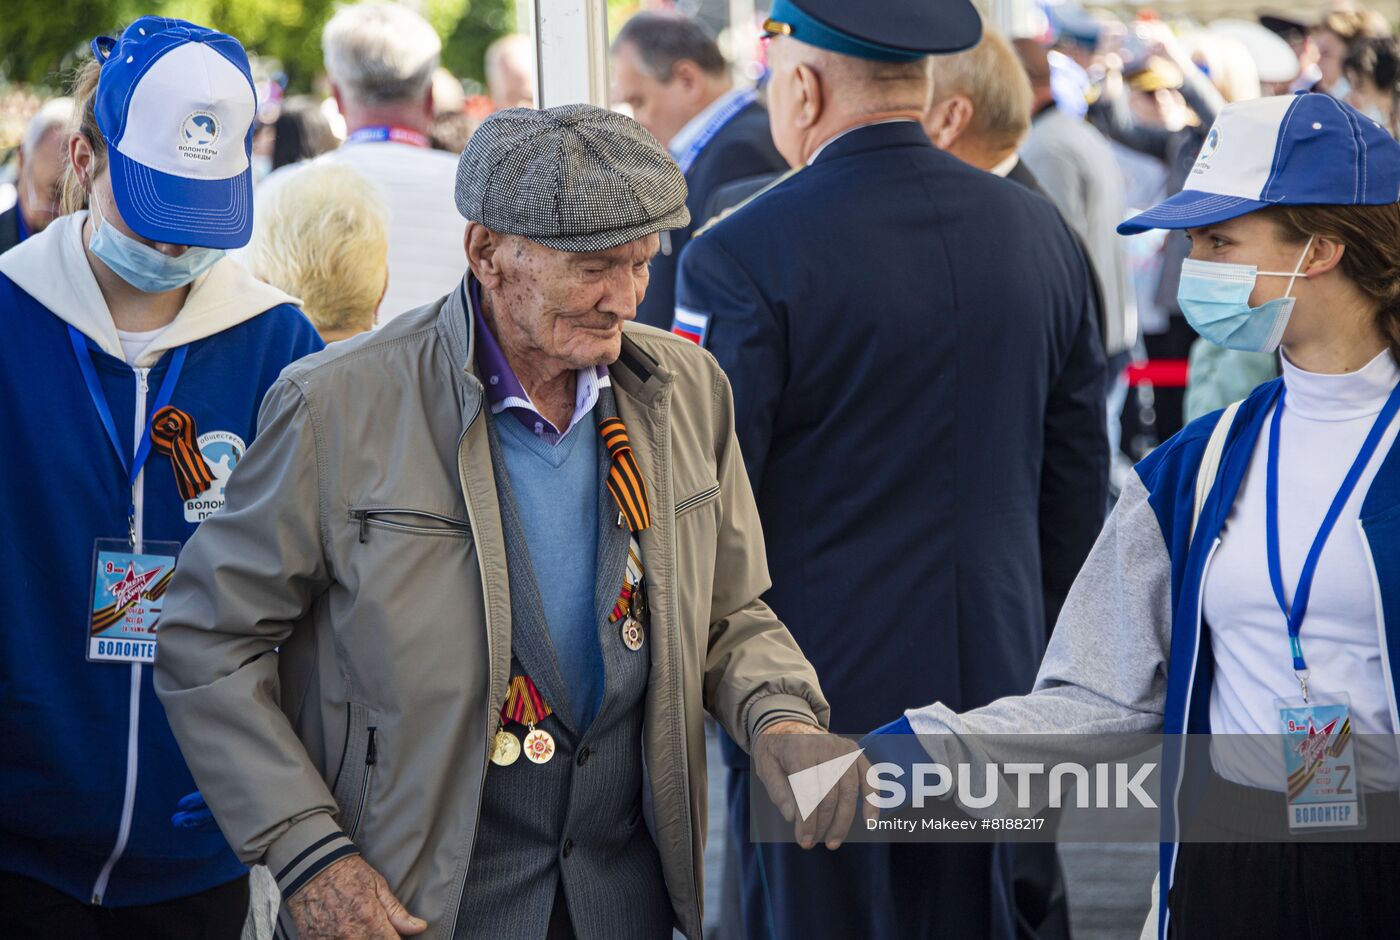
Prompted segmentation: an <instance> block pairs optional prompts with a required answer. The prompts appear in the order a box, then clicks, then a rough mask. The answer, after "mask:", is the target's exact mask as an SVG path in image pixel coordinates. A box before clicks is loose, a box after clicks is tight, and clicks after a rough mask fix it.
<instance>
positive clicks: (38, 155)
mask: <svg viewBox="0 0 1400 940" xmlns="http://www.w3.org/2000/svg"><path fill="white" fill-rule="evenodd" d="M67 146H68V139H67V137H66V136H65V135H64V133H63V132H62V131H61V130H59V129H57V128H55V129H53V130H51V131H49V132H48V133H47V134H45V135H44V136H43V137H41V138H39V143H38V145H37V146H35V148H34V151H33V152H32V153H31V154H29V155H28V156H25V155H24V154H23V153H21V154H20V162H19V178H18V180H17V182H18V183H19V186H18V189H19V205H20V211H21V212H23V213H24V224H25V226H26V227H27V228H28V229H29V230H30V231H31V232H40V231H43V230H44V228H45V227H47V226H48V224H49V223H50V222H52V221H53V220H54V219H55V218H57V217H58V214H59V211H60V210H59V199H60V197H61V195H62V184H63V161H64V155H65V153H66V152H67Z"/></svg>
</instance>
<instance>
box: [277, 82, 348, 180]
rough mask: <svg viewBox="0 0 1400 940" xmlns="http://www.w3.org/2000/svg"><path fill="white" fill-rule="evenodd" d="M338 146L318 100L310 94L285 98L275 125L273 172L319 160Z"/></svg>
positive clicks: (338, 143) (338, 142)
mask: <svg viewBox="0 0 1400 940" xmlns="http://www.w3.org/2000/svg"><path fill="white" fill-rule="evenodd" d="M339 145H340V141H338V140H336V137H335V134H334V133H333V132H332V131H331V124H330V122H329V121H327V120H326V115H325V112H324V111H323V110H322V109H321V103H320V102H319V101H317V100H316V99H315V98H313V97H312V96H310V95H292V96H291V97H289V98H285V99H283V101H282V105H281V107H280V109H279V110H278V112H277V120H275V121H273V122H272V169H274V170H280V169H281V168H282V167H284V166H290V165H291V164H293V163H301V162H302V161H303V160H310V159H313V158H314V157H319V156H320V155H321V154H323V153H329V152H331V151H332V150H334V149H335V148H336V147H338V146H339Z"/></svg>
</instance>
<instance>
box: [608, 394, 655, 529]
mask: <svg viewBox="0 0 1400 940" xmlns="http://www.w3.org/2000/svg"><path fill="white" fill-rule="evenodd" d="M598 430H599V432H600V433H602V435H603V444H604V445H606V446H607V448H608V456H609V458H611V466H610V467H608V492H610V493H612V497H613V499H614V500H616V501H617V508H618V509H619V510H621V511H622V516H623V518H625V519H626V520H627V528H628V529H629V530H631V531H632V533H633V534H636V533H637V532H640V531H642V530H643V529H646V528H649V527H650V526H651V509H650V508H649V507H648V505H647V485H646V481H645V480H643V479H642V471H641V468H640V467H638V466H637V458H636V457H635V456H634V455H633V453H632V443H631V441H630V440H629V439H628V437H627V428H626V427H625V426H624V425H623V423H622V419H621V418H604V419H603V420H602V421H600V422H598Z"/></svg>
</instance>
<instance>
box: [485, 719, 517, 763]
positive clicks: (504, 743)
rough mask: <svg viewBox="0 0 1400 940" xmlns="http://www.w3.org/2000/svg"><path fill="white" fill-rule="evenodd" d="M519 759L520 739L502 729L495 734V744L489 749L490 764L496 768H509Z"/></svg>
mask: <svg viewBox="0 0 1400 940" xmlns="http://www.w3.org/2000/svg"><path fill="white" fill-rule="evenodd" d="M519 759H520V739H519V738H517V737H516V736H515V735H513V734H511V733H510V732H509V731H507V730H506V729H504V728H501V729H500V730H498V731H497V732H496V743H495V746H494V747H492V748H491V763H493V764H495V765H496V766H498V767H509V766H510V765H511V764H513V763H515V762H516V761H517V760H519Z"/></svg>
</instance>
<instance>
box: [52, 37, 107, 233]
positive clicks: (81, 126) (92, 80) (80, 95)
mask: <svg viewBox="0 0 1400 940" xmlns="http://www.w3.org/2000/svg"><path fill="white" fill-rule="evenodd" d="M101 74H102V63H101V62H99V61H97V60H96V59H88V60H87V61H86V62H84V63H83V64H82V65H80V66H79V67H78V70H77V71H76V72H75V73H73V87H72V90H71V92H70V94H71V95H72V98H73V114H72V117H71V118H70V120H69V123H68V127H67V128H66V132H67V135H68V137H69V138H70V139H71V138H72V136H73V135H74V134H81V135H82V136H83V139H85V140H86V141H87V142H88V146H89V147H91V148H92V154H93V165H92V175H93V176H94V177H96V176H97V175H98V174H100V173H101V172H102V170H103V168H104V167H106V165H107V142H106V141H105V140H103V139H102V129H101V128H99V127H98V126H97V79H98V78H99V77H100V76H101ZM62 188H63V195H62V196H61V197H60V201H59V206H60V208H61V209H62V210H63V214H64V215H68V214H69V213H71V212H77V211H78V210H79V209H85V208H87V200H88V194H87V189H86V188H84V186H83V184H82V182H81V181H80V180H79V179H78V174H77V172H76V171H74V169H73V164H72V161H71V160H69V159H68V158H67V157H65V158H64V166H63V184H62Z"/></svg>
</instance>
